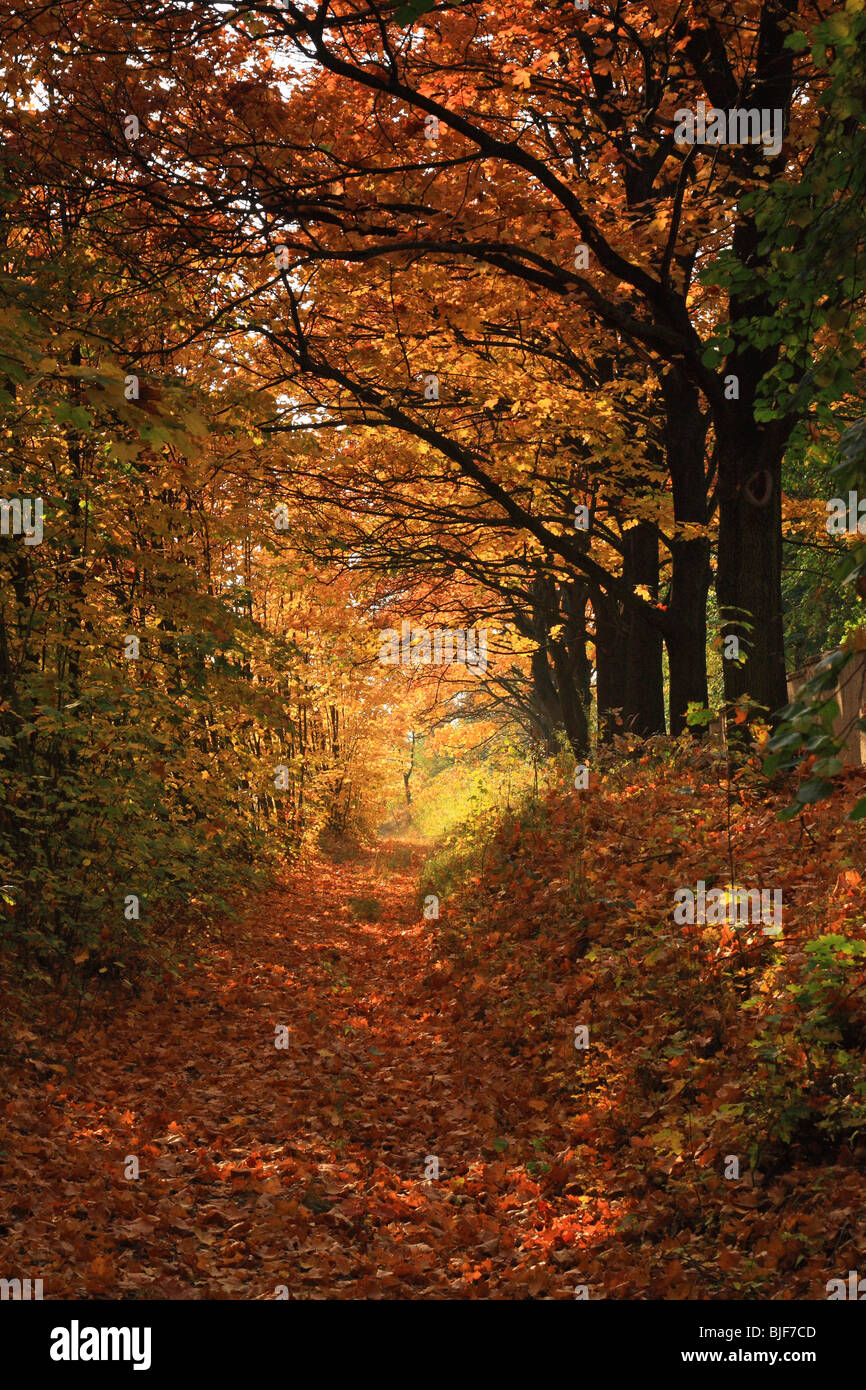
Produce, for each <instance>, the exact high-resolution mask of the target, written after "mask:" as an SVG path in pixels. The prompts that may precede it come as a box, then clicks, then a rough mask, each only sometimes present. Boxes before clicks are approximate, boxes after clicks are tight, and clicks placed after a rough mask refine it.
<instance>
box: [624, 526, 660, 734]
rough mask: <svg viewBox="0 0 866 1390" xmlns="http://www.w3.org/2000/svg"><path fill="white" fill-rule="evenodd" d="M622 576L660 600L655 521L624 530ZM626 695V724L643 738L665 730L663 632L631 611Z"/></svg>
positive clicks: (629, 614)
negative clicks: (644, 588)
mask: <svg viewBox="0 0 866 1390" xmlns="http://www.w3.org/2000/svg"><path fill="white" fill-rule="evenodd" d="M623 547H624V548H623V566H622V572H623V579H624V580H625V582H626V584H627V585H628V586H629V588H634V587H635V586H636V585H638V584H641V585H643V586H645V587H646V589H647V590H648V591H649V593H650V594H651V596H652V598H653V600H654V601H656V600H657V599H658V587H659V538H658V528H657V526H656V525H655V523H654V522H651V521H640V522H638V524H637V526H629V527H628V529H627V530H626V531H625V532H624V533H623ZM624 626H625V695H624V703H623V723H624V725H625V727H626V728H627V729H629V730H631V732H632V733H635V734H639V735H640V737H641V738H650V737H651V736H652V735H653V734H663V733H664V731H665V693H664V678H663V674H662V635H661V632H660V631H659V629H658V628H656V627H653V626H652V625H651V624H650V623H647V622H645V621H644V619H643V618H642V617H641V616H640V614H639V613H635V612H633V611H630V612H629V613H628V614H627V615H626V618H625V624H624Z"/></svg>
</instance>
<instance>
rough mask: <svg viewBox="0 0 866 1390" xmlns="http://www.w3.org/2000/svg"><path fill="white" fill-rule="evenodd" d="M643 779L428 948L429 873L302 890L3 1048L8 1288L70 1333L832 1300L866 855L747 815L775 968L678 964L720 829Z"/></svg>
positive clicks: (745, 871) (410, 860)
mask: <svg viewBox="0 0 866 1390" xmlns="http://www.w3.org/2000/svg"><path fill="white" fill-rule="evenodd" d="M640 775H641V776H643V775H644V773H643V772H642V773H641V774H640ZM645 776H646V785H636V786H634V787H631V788H619V787H613V788H612V789H611V790H610V792H604V791H602V792H600V793H594V794H592V795H591V796H590V794H587V800H586V801H585V802H581V803H580V804H581V807H583V808H584V809H583V810H582V811H581V812H580V814H579V815H578V814H577V813H576V812H575V803H574V797H573V794H571V795H570V796H568V795H563V796H560V795H553V794H552V795H551V796H550V797H549V798H548V799H547V801H546V802H544V803H539V806H538V808H537V810H536V811H535V812H533V819H531V821H529V822H527V821H525V820H524V821H522V822H515V823H513V824H512V826H511V828H510V829H506V831H505V833H504V834H503V835H500V836H499V839H498V841H496V842H495V843H494V842H491V848H490V849H489V852H488V850H485V856H486V858H485V860H484V861H482V862H483V868H482V869H481V870H480V872H479V871H473V870H471V869H467V870H466V871H465V872H463V871H461V873H463V879H464V880H465V881H464V882H463V883H462V886H461V888H460V890H459V891H455V893H454V895H452V896H450V897H449V896H448V895H447V894H446V902H445V905H444V906H443V921H441V922H428V921H425V920H424V918H423V915H422V911H421V908H420V906H419V902H420V899H419V893H418V875H419V870H420V869H421V866H422V863H423V860H424V858H425V855H426V853H427V850H426V848H425V847H424V846H422V845H417V844H416V845H413V844H409V843H399V842H396V841H392V842H385V843H382V844H381V845H380V847H379V849H378V850H377V851H376V852H372V851H370V852H358V853H357V854H355V855H354V856H352V857H348V856H344V857H342V858H341V859H339V860H335V859H333V858H327V857H324V856H319V857H317V858H311V859H308V860H306V861H305V862H304V863H303V864H302V865H300V866H299V869H298V872H297V873H295V874H293V875H292V876H290V877H287V878H286V879H285V880H284V881H283V882H282V883H280V884H278V885H276V886H275V887H274V888H273V889H272V890H271V891H270V892H269V893H267V894H263V895H262V896H260V897H258V898H257V899H255V900H254V901H252V903H251V904H250V905H248V909H247V910H246V911H245V914H244V916H243V918H242V919H241V921H240V923H236V924H227V925H226V926H225V927H224V928H223V929H222V931H221V933H220V934H218V935H217V936H216V937H215V938H212V939H210V940H208V941H206V942H205V943H204V944H203V945H202V946H201V948H200V953H199V958H198V959H197V960H196V961H194V962H190V963H188V964H187V965H185V966H183V967H182V968H181V969H180V973H179V976H178V978H177V979H175V980H173V981H169V982H167V983H160V984H144V985H143V986H141V987H140V988H139V989H138V991H137V992H136V991H134V990H128V991H124V990H123V989H122V988H121V987H120V986H118V985H116V984H115V985H113V986H111V987H109V988H107V989H106V990H105V992H104V993H103V995H102V1002H101V1004H99V1005H91V1006H89V1007H88V1009H87V1010H86V1011H84V1013H83V1014H82V1017H81V1019H80V1020H79V1021H78V1023H77V1025H76V1026H75V1027H74V1029H70V1026H69V1024H68V1023H64V1022H63V1021H62V1020H61V1019H59V1018H58V1019H57V1020H55V1023H54V1027H53V1028H42V1027H40V1026H39V1024H37V1023H34V1022H32V1020H31V1023H30V1026H29V1027H25V1026H24V1025H23V1024H21V1025H16V1026H14V1027H13V1028H12V1030H11V1031H12V1037H13V1042H14V1051H15V1054H16V1055H15V1056H14V1057H13V1059H12V1061H13V1063H14V1065H13V1066H11V1067H10V1066H9V1065H8V1059H6V1060H5V1061H4V1063H3V1068H2V1070H3V1074H4V1076H3V1083H2V1085H3V1094H2V1099H0V1164H2V1167H0V1272H2V1273H3V1274H4V1275H5V1276H6V1277H15V1276H17V1277H20V1278H25V1277H28V1276H29V1277H31V1278H41V1279H42V1280H43V1282H44V1296H45V1297H46V1298H61V1299H69V1298H76V1297H78V1298H80V1297H85V1298H95V1299H101V1298H125V1299H165V1298H188V1299H205V1298H227V1299H234V1298H239V1299H262V1300H267V1299H273V1298H275V1297H289V1298H364V1297H368V1298H369V1297H372V1298H385V1299H391V1298H424V1297H431V1298H484V1297H492V1298H557V1299H558V1298H574V1297H575V1296H585V1295H584V1292H583V1291H584V1290H588V1296H589V1297H591V1298H596V1297H606V1298H614V1299H616V1298H625V1299H629V1298H645V1297H655V1298H659V1297H661V1298H674V1299H681V1298H702V1299H725V1298H738V1297H739V1298H744V1297H745V1298H750V1297H755V1298H768V1297H769V1298H781V1299H786V1298H802V1297H811V1298H822V1297H824V1296H825V1293H824V1287H825V1284H826V1281H827V1280H828V1279H830V1278H833V1277H836V1276H841V1277H845V1276H846V1275H847V1271H848V1270H849V1268H851V1269H853V1268H856V1261H857V1255H858V1251H861V1250H862V1248H863V1245H864V1241H866V1214H864V1212H863V1208H862V1200H861V1199H862V1184H863V1177H864V1170H866V1141H864V1138H863V1137H862V1131H863V1128H864V1123H863V1121H862V1119H861V1120H858V1118H857V1117H858V1115H862V1114H866V1110H864V1091H866V1070H864V1067H863V1060H862V1054H863V1051H864V1047H866V1006H864V990H863V988H862V969H861V957H860V956H858V955H857V952H862V951H864V950H866V946H864V945H862V944H861V943H863V942H864V940H866V928H864V925H863V905H864V894H863V882H862V879H861V875H860V873H859V871H858V870H856V869H854V868H852V867H850V866H851V864H852V859H853V862H854V863H856V862H857V859H858V858H859V857H860V844H861V842H860V839H859V836H860V835H861V833H862V832H861V829H860V827H854V826H849V825H845V824H844V823H843V821H842V811H841V809H840V806H839V805H836V804H834V803H829V802H828V803H826V804H824V805H823V806H822V807H821V808H819V810H818V812H817V813H816V815H815V818H814V820H813V829H812V832H811V833H810V836H809V838H808V839H805V838H804V836H803V835H802V833H801V831H800V830H799V829H798V828H796V827H794V826H792V825H788V826H780V825H779V824H778V822H777V820H776V818H775V811H776V809H777V808H776V807H774V806H773V805H772V804H768V803H767V801H766V798H764V797H762V796H761V795H759V794H757V793H754V794H753V793H751V792H748V791H747V792H745V793H743V794H742V796H741V797H740V798H739V799H738V801H737V803H736V805H735V806H734V808H733V811H732V817H733V823H734V826H735V830H736V834H737V839H738V847H739V848H738V854H739V855H740V864H739V872H740V873H741V878H742V881H744V882H747V883H748V882H753V883H754V882H757V883H765V884H769V885H771V886H772V885H774V884H775V883H776V882H777V881H778V882H780V883H783V884H784V891H785V903H786V907H785V913H786V916H785V930H784V935H783V937H781V938H780V939H779V941H778V942H773V941H771V940H769V939H768V938H767V937H766V936H765V935H763V934H762V933H761V931H760V928H757V929H756V930H755V931H753V932H751V933H746V935H745V936H743V937H742V938H741V939H735V934H734V933H732V932H731V931H730V930H729V929H727V928H721V929H720V928H718V927H700V926H696V927H694V928H692V927H688V926H686V927H683V928H676V927H672V926H671V908H670V903H671V892H672V889H671V884H672V883H673V882H679V883H684V884H689V883H691V884H694V883H695V882H696V880H698V879H700V878H703V877H707V878H708V880H709V878H710V876H711V872H714V871H716V870H719V871H723V866H724V862H725V858H726V855H727V853H728V851H727V848H726V842H725V837H724V833H723V831H722V830H720V829H719V825H720V822H722V821H723V819H724V817H723V816H720V815H719V814H718V808H715V807H714V806H713V805H712V803H711V797H712V795H716V796H718V792H717V790H716V791H715V792H714V790H713V788H712V786H711V785H710V784H709V783H708V784H707V786H706V787H702V786H699V785H698V783H697V781H696V776H697V775H696V774H695V776H693V777H692V779H691V784H690V785H689V786H688V787H684V786H683V782H682V777H681V776H680V775H679V774H675V773H671V774H670V775H667V774H664V775H662V774H659V773H658V772H657V771H653V770H652V769H647V770H646V774H645ZM684 792H685V793H686V795H683V793H684ZM649 807H651V809H652V819H651V820H649V819H648V818H647V810H648V808H649ZM630 836H631V837H632V839H633V840H634V841H635V847H634V848H633V849H631V848H629V844H630V840H629V837H630ZM673 865H676V868H674V867H673ZM719 866H722V869H721V870H720V869H719ZM780 866H785V867H784V869H783V870H782V869H781V867H780ZM780 872H782V873H783V877H782V878H781V879H780V878H779V873H780ZM461 895H462V897H461ZM449 919H450V920H449ZM827 932H830V933H835V935H832V936H830V937H825V936H822V933H823V934H826V933H827ZM819 937H820V938H821V940H820V941H819V940H818V938H819ZM821 942H824V943H825V944H824V945H822V944H821ZM744 943H745V944H744ZM816 946H817V947H818V954H815V948H816ZM822 952H823V954H822ZM584 1022H586V1023H588V1024H589V1025H590V1034H591V1037H590V1042H591V1048H590V1049H589V1050H587V1051H579V1050H577V1042H576V1034H575V1025H576V1024H581V1023H584ZM283 1042H284V1043H285V1046H277V1045H276V1044H277V1043H283ZM732 1157H733V1158H736V1160H737V1164H738V1165H740V1168H739V1171H738V1172H737V1173H735V1174H732V1172H731V1171H730V1167H731V1159H732ZM133 1159H134V1160H136V1161H137V1166H138V1176H137V1177H135V1176H131V1174H132V1172H133V1171H134V1169H135V1166H136V1165H135V1163H134V1162H132V1160H133ZM437 1165H438V1177H437V1176H436V1175H435V1174H436V1170H437ZM735 1166H736V1165H735ZM577 1291H579V1292H577Z"/></svg>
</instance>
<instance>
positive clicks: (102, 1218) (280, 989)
mask: <svg viewBox="0 0 866 1390" xmlns="http://www.w3.org/2000/svg"><path fill="white" fill-rule="evenodd" d="M392 851H393V852H392ZM421 857H423V852H422V850H421V849H420V848H419V847H418V846H399V845H396V846H395V845H391V846H388V845H384V846H383V847H382V849H381V851H380V852H379V853H377V854H372V853H371V854H367V855H364V856H359V857H358V858H356V859H354V860H353V861H350V862H344V863H342V864H339V863H338V864H335V863H333V862H330V861H324V860H319V861H315V862H312V863H310V862H307V863H305V864H304V866H303V869H302V871H301V872H299V873H298V874H296V875H294V876H293V877H292V878H291V879H290V880H289V881H287V882H286V883H285V884H284V885H283V886H282V888H281V891H279V893H278V894H274V893H271V894H269V895H268V896H267V897H266V898H265V899H263V900H261V901H259V902H258V904H257V905H256V906H255V907H254V908H253V910H251V911H249V912H248V913H247V914H246V916H245V920H244V922H243V924H242V926H241V927H240V928H239V929H236V928H232V929H231V930H230V932H227V933H226V937H227V939H226V940H224V941H223V942H222V943H221V944H219V945H218V946H217V947H216V948H215V949H213V950H212V951H211V952H210V953H209V955H210V959H209V960H208V961H207V962H206V966H203V965H200V966H199V967H198V968H196V969H192V970H187V971H185V972H184V973H183V975H182V978H181V980H180V982H179V983H177V984H175V985H172V986H169V987H168V988H166V989H161V988H160V989H156V990H154V989H145V990H143V991H142V992H141V993H140V994H138V996H137V997H135V998H131V999H129V1000H127V999H126V998H125V997H122V998H121V999H120V1001H117V1000H115V1001H114V1002H113V1004H112V1007H111V1009H110V1011H107V1012H103V1013H102V1014H101V1016H93V1017H91V1018H89V1019H85V1020H84V1021H83V1023H82V1024H81V1025H80V1026H79V1028H78V1029H77V1031H76V1032H75V1034H74V1035H73V1036H72V1037H71V1038H69V1039H68V1040H67V1041H66V1042H65V1043H64V1042H62V1041H61V1042H56V1043H55V1044H54V1045H53V1047H51V1048H50V1050H49V1052H46V1053H44V1055H49V1053H50V1055H51V1057H52V1059H53V1060H52V1061H51V1062H50V1063H46V1062H44V1061H40V1060H39V1058H38V1053H39V1051H40V1050H41V1049H38V1048H35V1049H34V1048H33V1047H32V1046H31V1048H30V1049H29V1050H30V1051H31V1052H33V1053H34V1055H33V1056H31V1058H30V1059H29V1061H30V1064H29V1065H27V1066H25V1068H24V1072H23V1076H22V1077H21V1078H20V1079H19V1080H18V1081H13V1082H12V1083H11V1084H9V1086H8V1088H7V1090H6V1094H5V1103H4V1104H3V1106H2V1111H3V1112H4V1117H3V1120H2V1122H0V1152H2V1153H3V1176H2V1182H0V1252H2V1267H3V1269H4V1270H7V1271H8V1270H12V1271H16V1272H20V1275H21V1277H26V1276H27V1275H30V1276H31V1277H33V1278H40V1277H41V1278H42V1279H43V1281H44V1286H45V1297H46V1298H75V1297H79V1298H80V1297H85V1298H87V1297H90V1298H118V1297H119V1298H143V1299H153V1298H156V1299H161V1298H254V1299H255V1298H259V1299H272V1298H274V1297H275V1296H277V1295H276V1291H277V1290H278V1289H279V1287H280V1286H285V1289H286V1290H287V1291H288V1296H289V1297H290V1298H309V1297H317V1296H319V1297H325V1296H327V1297H352V1298H356V1297H371V1296H372V1297H380V1298H382V1297H386V1298H393V1297H419V1296H423V1295H425V1294H429V1295H433V1296H440V1297H441V1296H446V1297H447V1296H449V1295H451V1296H466V1295H467V1294H470V1295H474V1296H479V1295H480V1296H484V1295H485V1294H486V1293H489V1292H492V1291H493V1290H494V1289H495V1288H497V1287H499V1288H504V1287H505V1286H506V1284H507V1288H508V1290H509V1292H510V1294H511V1295H512V1296H515V1295H516V1296H527V1295H532V1294H534V1293H539V1292H541V1291H542V1290H545V1291H548V1290H549V1287H550V1279H551V1271H550V1270H549V1269H548V1268H547V1262H546V1260H544V1259H543V1258H542V1255H541V1253H540V1252H539V1250H538V1249H537V1248H535V1242H534V1238H533V1233H534V1230H535V1228H536V1227H537V1225H538V1222H539V1217H538V1213H537V1212H535V1214H533V1209H534V1208H535V1206H536V1200H535V1199H536V1197H537V1189H536V1188H535V1185H534V1184H533V1183H531V1182H530V1183H529V1185H528V1188H527V1189H526V1190H521V1185H520V1183H519V1182H517V1183H515V1175H513V1174H509V1171H508V1169H509V1165H508V1164H507V1163H506V1162H503V1161H502V1159H501V1157H500V1155H499V1153H498V1151H497V1148H496V1141H497V1139H498V1138H499V1136H501V1134H502V1133H503V1132H504V1131H506V1130H507V1128H508V1125H509V1112H510V1111H511V1110H513V1108H514V1105H515V1093H516V1092H517V1091H518V1090H519V1089H520V1088H516V1087H515V1085H514V1078H513V1075H512V1072H513V1068H514V1066H515V1065H516V1062H515V1060H514V1059H513V1058H512V1057H511V1056H510V1055H509V1054H508V1052H507V1050H503V1049H502V1048H496V1047H491V1046H487V1045H485V1042H484V1039H483V1037H481V1038H479V1037H477V1036H476V1037H471V1036H468V1035H467V1034H466V1033H465V1032H464V1031H463V1029H462V1028H461V1026H460V1023H459V1020H458V1019H457V1018H456V1017H455V1002H456V1000H455V995H454V993H453V991H451V990H450V989H449V988H448V974H447V970H446V971H444V972H437V971H434V970H432V969H431V937H430V931H431V924H430V923H428V922H425V921H424V920H423V919H422V918H421V913H420V911H419V909H418V905H417V892H416V888H415V885H416V882H417V871H418V867H419V862H420V859H421ZM393 861H396V862H397V863H398V864H400V865H401V867H400V868H398V869H396V870H394V869H390V870H388V869H387V865H388V864H389V863H391V862H393ZM383 862H384V863H385V865H386V871H382V870H381V869H380V866H381V865H382V864H383ZM373 914H375V917H376V920H373V921H370V920H363V918H364V917H365V916H370V915H373ZM280 1025H285V1027H286V1028H287V1029H288V1045H287V1046H286V1047H279V1048H278V1047H277V1046H276V1045H275V1042H276V1040H277V1039H276V1032H275V1030H276V1029H277V1027H278V1026H280ZM26 1041H27V1039H25V1042H26ZM30 1041H31V1044H32V1043H35V1042H36V1038H35V1037H33V1036H32V1035H31V1039H30ZM532 1103H533V1102H532V1101H530V1105H531V1104H532ZM130 1156H135V1157H137V1159H138V1163H139V1176H138V1178H137V1179H133V1178H128V1177H126V1176H125V1171H126V1170H127V1169H128V1168H129V1164H128V1161H127V1160H128V1157H130ZM431 1157H434V1158H436V1159H438V1163H439V1171H440V1178H439V1180H435V1179H429V1178H426V1177H425V1173H429V1172H431V1171H433V1169H434V1167H435V1165H431V1164H430V1163H429V1161H428V1160H429V1159H430V1158H431ZM569 1263H570V1260H569ZM552 1272H553V1274H554V1275H555V1276H556V1277H555V1283H556V1284H557V1286H558V1287H559V1289H560V1291H561V1293H562V1294H563V1295H569V1294H570V1293H571V1290H570V1289H569V1288H568V1287H567V1286H568V1284H569V1280H571V1282H572V1283H573V1274H571V1272H570V1271H569V1270H568V1269H566V1268H562V1269H559V1268H558V1266H557V1265H554V1266H553V1271H552ZM283 1296H285V1294H283Z"/></svg>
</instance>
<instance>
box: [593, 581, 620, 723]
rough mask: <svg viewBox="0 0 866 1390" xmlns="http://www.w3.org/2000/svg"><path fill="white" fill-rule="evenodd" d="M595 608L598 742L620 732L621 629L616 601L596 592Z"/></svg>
mask: <svg viewBox="0 0 866 1390" xmlns="http://www.w3.org/2000/svg"><path fill="white" fill-rule="evenodd" d="M592 606H593V609H594V611H595V698H596V709H597V717H598V741H599V743H612V742H613V738H614V735H615V734H617V733H621V732H622V711H623V708H624V706H625V631H624V627H623V622H622V614H621V612H620V607H619V604H618V603H616V601H615V600H614V599H612V598H610V597H609V596H608V595H607V594H603V593H598V594H597V595H596V596H595V597H594V598H593V601H592Z"/></svg>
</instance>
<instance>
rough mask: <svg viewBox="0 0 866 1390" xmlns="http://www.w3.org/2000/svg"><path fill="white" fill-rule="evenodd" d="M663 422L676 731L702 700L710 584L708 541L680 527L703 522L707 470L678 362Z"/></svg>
mask: <svg viewBox="0 0 866 1390" xmlns="http://www.w3.org/2000/svg"><path fill="white" fill-rule="evenodd" d="M662 395H663V398H664V404H665V423H664V428H663V430H662V439H663V443H664V449H665V458H666V462H667V467H668V471H669V473H670V477H671V483H672V487H673V500H674V528H675V529H674V535H673V537H672V539H671V547H670V549H671V584H670V592H669V594H668V607H667V615H666V630H665V645H666V647H667V653H668V669H669V673H670V696H669V710H670V730H671V733H672V734H673V735H674V736H676V735H677V734H680V733H682V731H683V729H685V728H686V727H687V725H686V712H687V710H688V707H689V704H690V703H694V704H698V705H701V706H704V705H706V703H707V699H708V694H707V594H708V593H709V588H710V577H711V576H710V542H709V538H708V537H706V536H694V537H688V536H685V535H683V534H682V532H681V530H680V528H681V527H682V526H683V525H687V524H688V523H690V522H691V523H693V524H697V525H699V526H705V525H706V523H707V520H708V515H707V476H706V469H705V464H704V457H705V449H706V438H707V417H706V416H704V415H703V414H702V413H701V408H700V396H699V393H698V390H697V388H696V387H695V386H693V385H692V383H691V382H689V381H687V380H686V379H685V377H683V375H682V373H681V372H680V371H679V369H678V368H671V370H670V371H668V372H666V373H665V375H664V376H663V378H662Z"/></svg>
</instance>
